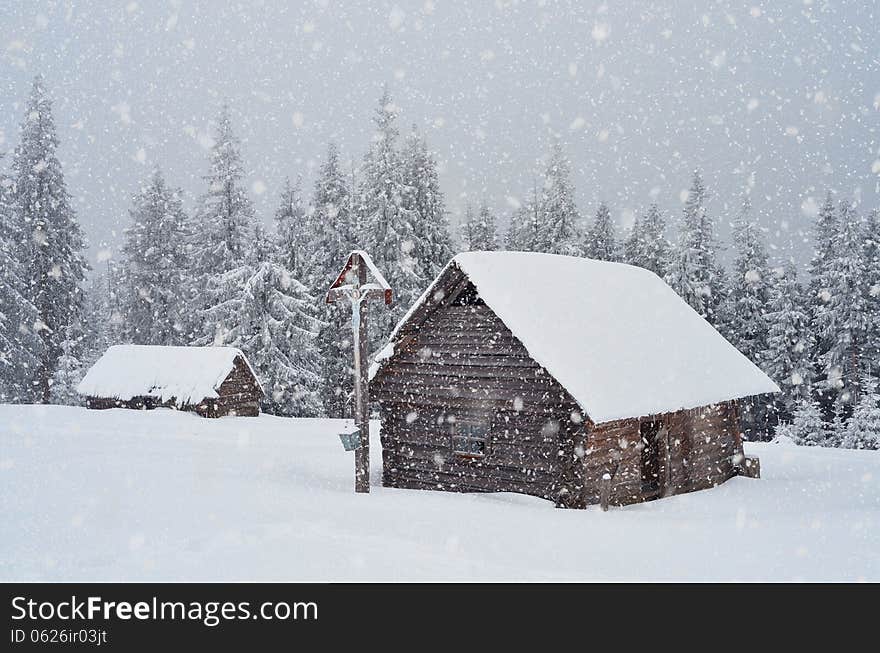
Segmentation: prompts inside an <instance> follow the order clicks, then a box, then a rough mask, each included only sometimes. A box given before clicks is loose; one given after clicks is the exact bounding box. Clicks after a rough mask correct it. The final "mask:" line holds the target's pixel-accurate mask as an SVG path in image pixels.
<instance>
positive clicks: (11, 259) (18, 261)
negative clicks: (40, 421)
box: [0, 174, 39, 403]
mask: <svg viewBox="0 0 880 653" xmlns="http://www.w3.org/2000/svg"><path fill="white" fill-rule="evenodd" d="M24 242H26V236H25V235H24V234H22V233H21V229H20V221H19V212H18V207H17V206H16V203H15V195H14V192H13V181H12V180H11V179H10V178H9V177H8V176H6V175H5V174H0V402H4V403H12V402H21V401H27V400H28V399H29V398H30V397H31V396H32V392H31V390H30V388H29V383H30V381H31V376H32V375H33V372H34V370H35V369H36V364H37V358H36V356H35V355H34V353H35V352H36V351H37V348H38V346H39V341H38V340H37V337H36V334H35V333H34V331H33V325H34V323H35V322H36V315H37V313H36V308H35V307H34V305H33V304H32V303H31V302H30V300H29V299H28V290H29V288H28V272H27V261H26V260H25V259H24V258H23V257H22V254H23V253H25V252H26V251H27V249H26V248H25V247H22V243H24Z"/></svg>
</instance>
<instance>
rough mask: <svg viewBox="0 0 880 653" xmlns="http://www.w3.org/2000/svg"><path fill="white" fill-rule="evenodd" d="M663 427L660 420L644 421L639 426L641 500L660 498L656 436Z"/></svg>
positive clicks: (658, 454)
mask: <svg viewBox="0 0 880 653" xmlns="http://www.w3.org/2000/svg"><path fill="white" fill-rule="evenodd" d="M662 426H663V424H662V422H661V421H660V420H646V421H644V422H641V423H640V424H639V437H640V438H641V446H642V459H641V467H642V498H644V499H646V500H648V499H656V498H657V497H659V496H660V440H659V438H658V434H659V433H660V429H661V427H662Z"/></svg>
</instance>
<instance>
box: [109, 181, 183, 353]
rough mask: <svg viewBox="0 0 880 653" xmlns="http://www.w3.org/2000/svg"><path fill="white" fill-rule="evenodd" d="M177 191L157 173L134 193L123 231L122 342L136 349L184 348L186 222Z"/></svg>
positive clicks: (179, 193)
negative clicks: (156, 346)
mask: <svg viewBox="0 0 880 653" xmlns="http://www.w3.org/2000/svg"><path fill="white" fill-rule="evenodd" d="M180 195H181V192H180V190H179V189H175V188H171V187H169V186H168V185H167V184H166V183H165V179H164V178H163V176H162V173H161V171H160V170H159V169H156V170H155V171H154V172H153V174H152V176H151V177H150V179H149V181H148V182H147V183H146V184H145V185H144V186H143V187H142V188H141V190H140V191H139V192H138V193H137V194H135V196H134V198H133V206H132V209H131V211H130V216H131V221H132V223H131V226H129V227H128V228H127V229H126V230H125V244H124V245H123V248H122V251H123V256H124V261H125V262H124V267H125V277H124V278H125V285H126V287H125V291H124V294H123V297H124V298H125V305H124V307H123V314H124V329H123V338H124V340H125V341H126V342H131V343H134V344H140V345H182V344H186V343H187V342H188V341H189V338H188V337H187V335H186V334H185V333H184V329H185V324H186V322H187V320H188V317H189V316H188V313H189V310H190V307H189V305H188V302H187V299H188V298H187V296H186V295H185V294H183V293H181V289H182V288H184V287H185V286H186V284H187V282H188V272H189V249H188V247H189V245H188V243H189V238H190V234H189V228H188V227H189V224H188V218H187V215H186V213H185V212H184V210H183V203H182V201H181V197H180Z"/></svg>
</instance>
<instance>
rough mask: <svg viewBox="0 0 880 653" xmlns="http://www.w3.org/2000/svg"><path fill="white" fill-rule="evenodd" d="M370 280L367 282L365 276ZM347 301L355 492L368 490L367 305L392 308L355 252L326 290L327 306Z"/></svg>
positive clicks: (379, 278)
mask: <svg viewBox="0 0 880 653" xmlns="http://www.w3.org/2000/svg"><path fill="white" fill-rule="evenodd" d="M368 275H370V276H372V277H373V281H372V282H370V283H367V276H368ZM346 299H347V300H349V301H350V302H351V333H352V343H353V347H352V349H353V350H354V407H353V411H352V412H353V413H354V423H355V428H356V429H357V432H358V440H359V442H358V444H357V445H356V446H354V450H355V451H354V491H355V492H363V493H368V492H369V491H370V386H369V379H368V364H369V362H368V360H367V302H368V301H369V300H371V299H381V300H382V301H384V302H385V305H386V306H390V305H391V301H392V293H391V286H389V285H388V281H386V280H385V277H384V276H383V275H382V273H381V272H379V269H378V268H377V267H376V266H375V264H373V261H372V260H371V259H370V255H369V254H367V253H366V252H364V251H361V250H355V251H353V252H352V253H351V254H349V255H348V259H347V260H346V261H345V265H344V266H343V267H342V271H341V272H340V273H339V276H337V277H336V281H334V282H333V284H332V285H331V286H330V289H329V290H328V291H327V303H328V304H332V303H333V302H338V301H343V300H346ZM339 437H340V438H341V439H342V444H343V446H344V447H345V450H346V451H351V449H352V448H353V443H352V441H351V434H350V433H340V434H339Z"/></svg>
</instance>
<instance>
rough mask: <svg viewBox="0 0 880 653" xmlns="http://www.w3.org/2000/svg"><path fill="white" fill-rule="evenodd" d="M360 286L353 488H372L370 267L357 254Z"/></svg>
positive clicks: (354, 306) (354, 316)
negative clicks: (367, 294)
mask: <svg viewBox="0 0 880 653" xmlns="http://www.w3.org/2000/svg"><path fill="white" fill-rule="evenodd" d="M354 267H355V268H356V271H357V289H356V290H355V291H354V292H353V293H352V294H351V326H352V332H353V333H352V335H353V336H354V339H353V341H352V342H353V343H354V422H355V426H356V427H357V429H358V432H359V433H360V438H361V446H360V447H359V448H358V449H356V450H355V452H354V491H355V492H366V493H369V491H370V389H369V384H368V379H367V366H366V364H365V363H366V360H367V303H366V301H365V299H366V297H365V296H364V292H363V286H364V284H366V283H367V266H366V264H365V263H364V261H363V260H362V259H361V257H360V256H357V257H355V261H354Z"/></svg>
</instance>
